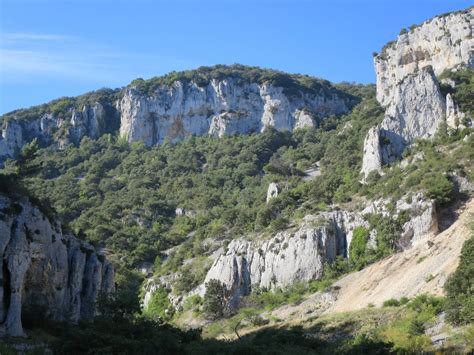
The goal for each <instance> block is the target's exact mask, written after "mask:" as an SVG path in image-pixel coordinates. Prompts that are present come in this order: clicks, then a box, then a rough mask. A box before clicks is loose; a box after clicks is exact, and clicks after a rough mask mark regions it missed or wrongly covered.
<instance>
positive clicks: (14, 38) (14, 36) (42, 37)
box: [0, 32, 76, 42]
mask: <svg viewBox="0 0 474 355" xmlns="http://www.w3.org/2000/svg"><path fill="white" fill-rule="evenodd" d="M0 39H1V40H2V41H8V42H19V41H71V40H75V39H76V37H73V36H66V35H58V34H46V33H28V32H25V33H23V32H10V33H1V34H0Z"/></svg>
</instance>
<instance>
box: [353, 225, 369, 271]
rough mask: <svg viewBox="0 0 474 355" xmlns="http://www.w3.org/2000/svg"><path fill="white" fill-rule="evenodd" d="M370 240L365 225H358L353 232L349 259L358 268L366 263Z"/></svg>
mask: <svg viewBox="0 0 474 355" xmlns="http://www.w3.org/2000/svg"><path fill="white" fill-rule="evenodd" d="M368 240H369V231H368V230H367V228H365V227H356V228H354V231H353V232H352V240H351V245H350V247H349V261H350V263H351V265H352V267H353V268H354V269H356V270H360V269H362V268H363V267H364V266H365V265H366V263H367V259H366V255H365V252H366V247H367V241H368Z"/></svg>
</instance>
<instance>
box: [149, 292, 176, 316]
mask: <svg viewBox="0 0 474 355" xmlns="http://www.w3.org/2000/svg"><path fill="white" fill-rule="evenodd" d="M168 294H169V291H168V290H167V289H166V288H164V287H159V288H158V289H157V290H156V291H155V292H153V295H152V296H151V300H150V302H149V303H148V306H147V307H146V309H145V310H144V312H143V313H144V314H145V315H146V316H149V317H151V318H157V319H163V320H166V321H169V320H171V318H173V315H174V312H175V310H174V308H173V306H172V305H171V303H170V300H169V298H168Z"/></svg>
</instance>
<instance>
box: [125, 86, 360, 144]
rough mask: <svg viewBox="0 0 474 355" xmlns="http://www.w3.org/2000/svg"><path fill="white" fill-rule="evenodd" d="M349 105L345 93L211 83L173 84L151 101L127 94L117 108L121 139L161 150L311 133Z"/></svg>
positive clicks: (131, 91)
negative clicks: (198, 139)
mask: <svg viewBox="0 0 474 355" xmlns="http://www.w3.org/2000/svg"><path fill="white" fill-rule="evenodd" d="M351 104H352V99H351V98H350V97H349V96H348V95H346V94H343V93H340V92H338V91H333V92H331V93H328V92H321V94H319V95H318V94H314V93H312V94H309V93H305V92H298V93H296V94H295V93H293V94H291V95H289V94H287V93H285V90H284V89H283V88H282V87H276V86H273V85H270V84H261V85H260V84H256V83H249V82H242V81H239V80H236V79H233V78H229V79H223V80H216V79H214V80H211V81H210V82H209V83H208V84H207V85H206V86H202V87H201V86H198V85H197V84H196V83H193V82H182V81H175V82H174V83H173V84H172V85H170V86H168V85H163V86H161V87H159V88H158V89H156V91H155V92H153V93H152V94H151V95H147V96H145V95H143V94H141V93H140V92H139V90H137V89H136V88H134V87H131V88H128V89H127V90H126V92H125V95H124V97H123V98H122V100H121V101H120V102H119V104H118V110H119V111H120V113H121V125H120V134H121V135H122V136H123V137H126V138H127V139H128V141H129V142H134V141H143V142H145V144H147V145H154V144H161V143H163V141H164V140H165V139H169V140H170V141H171V142H175V141H179V140H182V139H184V138H185V137H189V136H192V135H196V136H202V135H213V136H217V137H222V136H226V135H236V134H248V133H258V132H262V131H264V130H265V129H266V128H268V127H273V128H275V129H277V130H280V131H283V130H289V131H291V130H293V129H296V128H304V127H308V126H310V127H313V126H315V125H316V123H317V120H318V119H322V118H324V117H327V116H330V115H338V114H343V113H346V112H348V110H349V109H350V108H351Z"/></svg>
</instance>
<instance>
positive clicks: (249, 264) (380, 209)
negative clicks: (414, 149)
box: [196, 194, 438, 307]
mask: <svg viewBox="0 0 474 355" xmlns="http://www.w3.org/2000/svg"><path fill="white" fill-rule="evenodd" d="M390 205H391V204H390V201H388V200H376V201H373V202H371V203H370V204H368V205H367V206H366V207H365V208H364V209H363V210H362V211H360V212H351V211H344V210H338V211H330V212H322V213H320V214H318V215H308V216H306V217H305V218H304V219H303V222H302V223H301V224H300V225H299V226H298V227H297V228H294V229H290V230H286V231H283V232H279V233H277V234H276V235H275V236H274V237H273V238H271V239H268V240H266V241H259V240H258V238H257V240H255V241H250V240H245V239H237V240H233V241H231V243H230V244H229V245H228V247H227V250H226V252H225V253H223V254H222V255H220V256H218V257H217V258H216V259H215V260H214V262H213V264H212V266H211V268H210V270H209V272H208V273H207V276H206V280H205V282H204V285H205V283H206V282H208V281H210V280H212V279H216V280H219V281H221V282H222V283H223V284H224V285H225V286H226V288H227V290H228V291H229V294H230V295H231V296H230V300H229V302H230V305H231V306H233V307H236V306H237V305H238V302H239V300H240V298H241V297H242V296H246V295H249V294H250V293H251V291H252V289H255V288H266V289H273V288H285V287H288V286H291V285H292V284H293V283H295V282H299V281H310V280H318V279H320V278H321V277H322V275H323V268H324V265H325V264H326V263H331V262H332V261H334V259H335V258H336V257H337V256H341V257H343V258H347V257H348V254H349V248H350V244H351V241H352V235H353V231H354V229H355V228H356V227H364V228H367V229H369V230H370V226H369V223H368V222H367V221H366V220H365V219H364V216H365V215H367V214H371V213H374V214H380V215H383V216H390V217H392V218H395V217H397V216H398V215H399V214H400V213H402V212H405V213H408V215H409V220H408V221H407V222H406V223H405V224H404V225H403V228H402V232H401V238H400V244H399V245H398V247H399V248H400V249H405V248H409V247H411V246H412V245H413V244H419V243H423V242H425V241H426V238H427V237H430V236H432V235H433V234H435V233H436V232H437V231H438V224H437V219H436V209H435V204H434V201H432V200H429V199H426V198H425V197H423V195H422V194H415V195H414V196H412V198H411V199H410V200H409V202H407V199H406V198H402V199H400V200H399V201H398V202H397V203H396V205H395V206H394V207H395V208H394V210H391V209H390V207H389V206H390ZM376 234H377V232H376V231H375V230H370V237H369V241H368V243H369V245H375V238H376ZM204 285H202V286H201V287H200V288H199V289H198V290H196V291H197V292H198V293H200V294H201V295H204V292H205V287H204Z"/></svg>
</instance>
